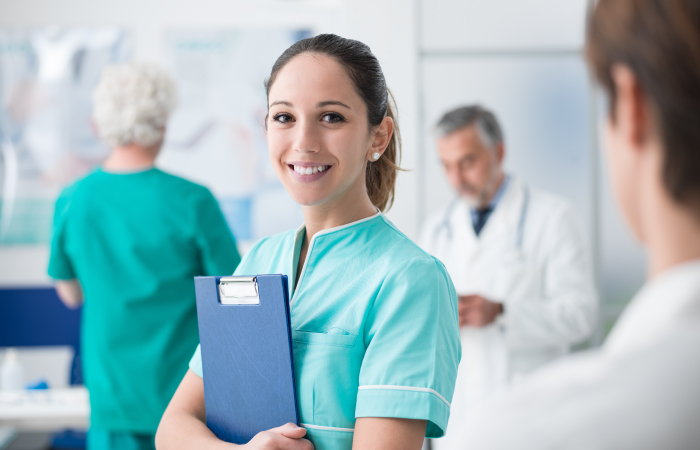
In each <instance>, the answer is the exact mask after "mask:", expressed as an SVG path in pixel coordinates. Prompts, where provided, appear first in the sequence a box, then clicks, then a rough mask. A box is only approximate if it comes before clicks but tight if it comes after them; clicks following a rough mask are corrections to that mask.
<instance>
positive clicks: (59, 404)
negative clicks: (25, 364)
mask: <svg viewBox="0 0 700 450" xmlns="http://www.w3.org/2000/svg"><path fill="white" fill-rule="evenodd" d="M89 418H90V401H89V398H88V392H87V389H85V388H84V387H76V388H69V389H45V390H24V391H0V423H1V424H2V425H3V426H9V427H13V428H16V429H17V430H19V431H28V430H31V431H50V430H56V429H62V428H77V429H87V427H88V421H89Z"/></svg>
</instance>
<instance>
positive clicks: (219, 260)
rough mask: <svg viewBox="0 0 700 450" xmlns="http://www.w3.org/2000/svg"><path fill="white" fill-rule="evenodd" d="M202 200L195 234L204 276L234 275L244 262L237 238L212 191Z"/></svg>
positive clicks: (198, 208) (198, 204)
mask: <svg viewBox="0 0 700 450" xmlns="http://www.w3.org/2000/svg"><path fill="white" fill-rule="evenodd" d="M198 200H199V201H198V203H197V207H196V213H197V217H196V222H197V225H196V226H197V230H196V231H195V232H196V234H197V244H198V247H199V251H200V259H201V265H202V270H203V271H204V273H203V274H202V275H209V276H218V275H228V274H231V273H233V271H234V270H235V269H236V267H237V266H238V263H240V262H241V255H240V254H239V253H238V248H237V247H236V241H235V240H234V237H233V234H232V233H231V230H230V229H229V227H228V225H227V224H226V220H225V219H224V215H223V214H222V213H221V209H220V208H219V204H218V203H217V201H216V199H215V198H214V196H213V195H212V194H211V192H209V190H206V194H205V195H204V196H202V197H201V198H199V199H198Z"/></svg>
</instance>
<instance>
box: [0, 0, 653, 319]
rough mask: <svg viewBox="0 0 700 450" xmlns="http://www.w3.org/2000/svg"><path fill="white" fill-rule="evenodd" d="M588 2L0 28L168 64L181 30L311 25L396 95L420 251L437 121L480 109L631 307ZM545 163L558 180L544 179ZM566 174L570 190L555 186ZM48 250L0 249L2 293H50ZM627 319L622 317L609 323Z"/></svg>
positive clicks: (1, 8)
mask: <svg viewBox="0 0 700 450" xmlns="http://www.w3.org/2000/svg"><path fill="white" fill-rule="evenodd" d="M590 3H591V2H590V1H588V0H567V1H561V0H489V1H483V0H409V1H399V0H371V1H370V0H354V1H349V0H343V1H341V0H297V1H292V0H258V1H252V0H249V1H243V0H197V1H185V0H121V1H109V0H22V1H17V0H0V27H12V28H22V27H40V26H46V25H61V26H114V25H117V26H122V27H125V28H127V29H129V30H130V31H131V32H132V33H133V36H134V39H135V52H136V55H135V56H136V57H137V58H140V59H152V60H157V61H162V62H165V61H164V54H165V53H164V50H165V49H164V40H163V35H164V32H165V31H167V30H170V29H173V28H178V29H182V28H226V27H270V26H274V25H281V26H295V27H298V26H306V27H311V28H312V29H314V30H315V31H317V32H333V33H337V34H340V35H343V36H346V37H351V38H356V39H359V40H361V41H363V42H366V43H367V44H369V45H370V46H371V47H372V49H373V51H374V52H375V53H376V55H377V56H378V58H379V60H380V62H381V63H382V66H383V68H384V71H385V75H386V77H387V81H388V84H389V86H390V88H391V89H392V90H393V92H394V94H395V96H396V99H397V102H398V106H399V115H400V124H401V129H402V135H403V139H404V159H403V167H405V168H407V169H409V170H410V171H408V172H403V173H401V174H400V175H399V181H398V187H397V198H396V203H395V206H394V208H393V209H392V211H391V212H390V213H389V216H390V217H391V219H392V220H393V221H394V222H395V223H396V224H397V225H398V226H399V228H401V229H402V230H404V231H405V232H406V234H408V236H409V237H412V238H415V237H416V236H417V235H418V232H419V229H420V227H421V225H422V223H423V220H424V219H425V215H426V214H427V213H429V212H432V211H435V210H437V209H438V208H439V207H440V206H441V205H442V204H444V203H445V202H446V201H447V199H448V196H449V195H450V191H449V188H448V187H447V185H446V183H445V181H444V178H443V177H442V173H441V169H440V167H439V165H438V163H437V160H436V157H435V149H434V144H433V141H432V138H431V136H430V133H431V130H432V127H433V125H434V123H435V120H437V118H438V117H439V114H440V113H441V112H443V111H444V110H445V109H446V108H449V107H453V106H456V105H458V104H460V103H465V102H473V101H481V102H484V103H485V104H486V105H490V106H492V107H493V108H494V109H496V112H497V113H498V114H499V115H501V117H502V120H503V122H504V128H505V134H506V138H507V139H508V142H507V144H508V147H509V151H510V155H509V156H508V160H507V165H508V167H509V169H510V170H511V171H513V172H515V173H516V174H520V175H521V176H522V177H523V178H525V179H526V181H528V182H531V183H533V184H534V185H536V186H541V187H544V188H547V189H550V190H554V191H556V192H559V193H560V194H562V195H564V196H566V197H567V198H569V199H570V200H571V202H572V203H573V204H574V205H575V206H576V207H577V209H578V210H579V215H580V216H581V217H582V219H583V220H584V221H585V223H586V225H587V229H588V231H589V235H590V237H591V240H592V242H593V246H594V249H595V251H596V255H597V259H596V261H597V264H598V267H599V269H600V270H601V271H603V273H604V274H605V276H603V277H601V280H602V284H601V287H602V289H603V291H602V294H603V297H604V299H605V300H608V299H609V300H612V302H613V303H615V304H616V305H619V304H624V302H625V301H627V300H628V299H629V296H630V295H631V294H632V293H633V292H634V291H635V290H636V289H637V287H638V286H639V285H640V283H641V282H642V280H643V266H644V258H643V254H642V253H641V251H640V248H639V246H638V245H637V244H636V243H635V242H634V240H633V239H632V238H631V236H630V234H629V232H628V231H627V229H626V227H625V226H624V225H623V224H622V222H621V219H620V217H619V215H618V214H617V212H616V210H615V207H614V205H613V203H612V199H611V196H610V192H609V189H608V187H607V181H606V178H605V173H604V172H603V171H601V168H600V161H599V149H598V142H597V134H596V133H597V122H598V121H599V119H598V118H597V116H598V111H596V107H595V104H594V103H595V102H594V101H593V100H594V96H593V93H592V91H590V89H589V85H588V80H587V78H586V77H587V74H586V71H585V67H584V65H583V60H582V53H581V51H582V48H583V37H584V23H585V22H584V18H585V14H586V9H587V7H588V5H589V4H590ZM547 164H550V167H547ZM561 174H566V177H562V176H559V175H561ZM47 254H48V252H47V250H46V248H45V247H0V284H4V285H7V284H13V285H18V284H37V283H46V282H48V280H47V279H46V276H45V275H44V272H45V266H46V258H47ZM615 311H619V307H617V306H616V307H615V308H613V312H612V313H611V315H612V316H614V315H615V314H616V312H615Z"/></svg>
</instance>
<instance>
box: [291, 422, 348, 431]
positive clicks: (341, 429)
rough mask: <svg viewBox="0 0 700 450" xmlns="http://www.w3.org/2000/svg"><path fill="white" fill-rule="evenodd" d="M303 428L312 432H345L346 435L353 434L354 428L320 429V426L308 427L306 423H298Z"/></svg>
mask: <svg viewBox="0 0 700 450" xmlns="http://www.w3.org/2000/svg"><path fill="white" fill-rule="evenodd" d="M299 425H301V426H302V427H304V428H310V429H312V430H327V431H345V432H346V433H354V432H355V429H354V428H336V427H322V426H321V425H309V424H307V423H300V424H299Z"/></svg>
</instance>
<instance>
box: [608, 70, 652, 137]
mask: <svg viewBox="0 0 700 450" xmlns="http://www.w3.org/2000/svg"><path fill="white" fill-rule="evenodd" d="M610 72H611V76H612V80H613V83H614V84H615V111H614V116H613V117H611V120H613V121H614V125H615V127H616V128H618V129H619V130H620V132H621V133H622V136H623V137H624V139H625V140H627V141H628V143H629V145H630V147H631V148H634V149H641V148H642V147H644V146H645V144H646V143H647V141H648V140H649V138H650V134H651V129H650V127H651V124H652V121H651V111H650V106H649V102H648V101H647V96H646V93H645V92H644V90H643V89H642V85H641V84H640V83H639V80H638V79H637V77H636V76H635V75H634V72H632V70H631V69H630V68H629V67H628V66H625V65H622V64H615V65H613V66H612V68H611V69H610Z"/></svg>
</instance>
